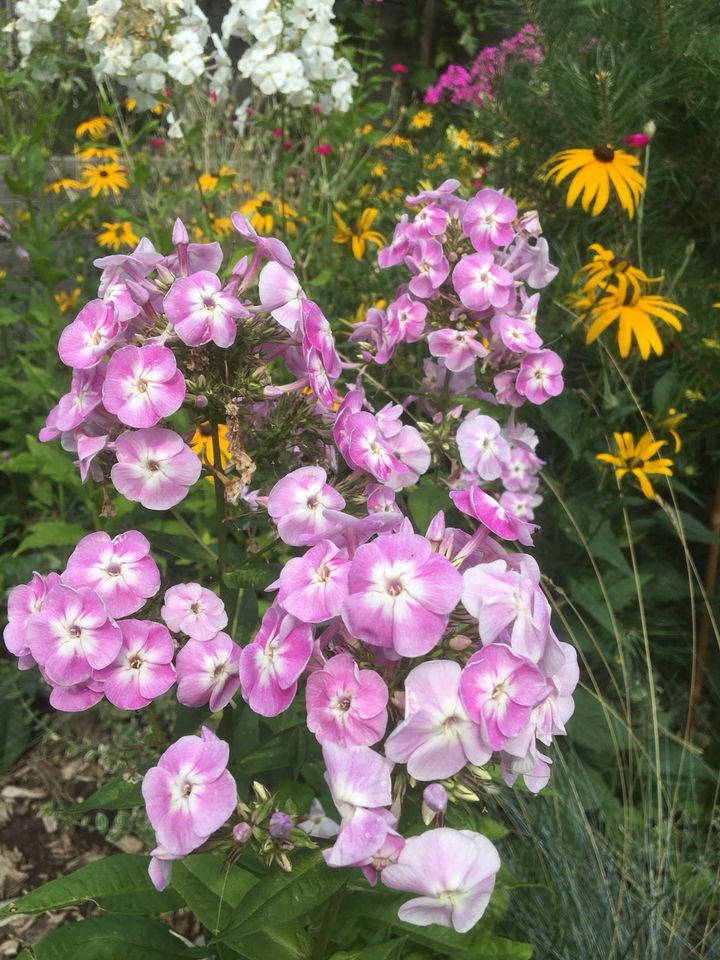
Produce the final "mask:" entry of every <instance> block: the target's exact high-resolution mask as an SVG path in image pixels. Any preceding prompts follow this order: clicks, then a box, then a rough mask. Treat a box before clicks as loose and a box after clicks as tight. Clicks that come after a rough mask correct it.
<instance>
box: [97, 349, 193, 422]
mask: <svg viewBox="0 0 720 960" xmlns="http://www.w3.org/2000/svg"><path fill="white" fill-rule="evenodd" d="M102 392H103V405H104V406H105V409H106V410H107V411H108V413H114V414H115V415H116V416H117V418H118V420H120V422H121V423H124V424H126V425H127V426H128V427H154V426H155V424H156V423H158V422H159V421H160V420H162V419H163V417H169V416H170V415H171V414H173V413H175V412H176V411H177V410H179V409H180V407H181V406H182V403H183V400H184V399H185V377H184V376H183V375H182V373H181V372H180V370H178V368H177V363H176V361H175V354H174V353H173V352H172V350H169V349H168V348H167V347H158V346H149V345H147V344H146V345H145V346H142V347H135V346H128V347H123V348H122V350H118V351H117V352H116V353H114V354H113V355H112V357H110V362H109V363H108V366H107V371H106V373H105V382H104V383H103V388H102Z"/></svg>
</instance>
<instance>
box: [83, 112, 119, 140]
mask: <svg viewBox="0 0 720 960" xmlns="http://www.w3.org/2000/svg"><path fill="white" fill-rule="evenodd" d="M108 130H112V120H111V119H110V117H91V118H90V120H85V121H84V122H83V123H81V124H80V125H79V126H78V127H76V128H75V136H76V137H77V139H78V140H79V139H80V138H81V137H84V136H85V134H86V133H87V134H88V135H89V136H90V138H91V139H92V140H99V139H100V138H101V137H102V136H103V134H105V133H107V131H108Z"/></svg>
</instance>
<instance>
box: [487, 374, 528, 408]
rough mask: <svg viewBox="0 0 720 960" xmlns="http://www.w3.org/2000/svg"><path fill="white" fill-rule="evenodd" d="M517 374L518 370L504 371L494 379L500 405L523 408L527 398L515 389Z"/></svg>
mask: <svg viewBox="0 0 720 960" xmlns="http://www.w3.org/2000/svg"><path fill="white" fill-rule="evenodd" d="M517 373H518V371H517V370H502V371H501V372H500V373H496V374H495V376H494V377H493V386H494V387H495V391H496V397H497V402H498V403H507V404H509V405H510V406H511V407H521V406H522V405H523V404H524V403H525V397H523V396H521V395H520V394H519V393H518V392H517V390H516V388H515V386H516V380H517Z"/></svg>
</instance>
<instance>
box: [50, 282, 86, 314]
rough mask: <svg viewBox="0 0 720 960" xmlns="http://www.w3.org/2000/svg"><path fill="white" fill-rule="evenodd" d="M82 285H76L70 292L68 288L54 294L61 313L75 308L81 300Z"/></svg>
mask: <svg viewBox="0 0 720 960" xmlns="http://www.w3.org/2000/svg"><path fill="white" fill-rule="evenodd" d="M80 293H81V290H80V287H75V289H74V290H71V291H70V292H69V293H68V292H67V291H66V290H60V291H59V292H58V293H56V294H54V295H53V300H54V301H55V303H56V304H57V305H58V307H60V313H69V312H70V311H71V310H74V309H75V307H76V306H77V305H78V301H79V300H80Z"/></svg>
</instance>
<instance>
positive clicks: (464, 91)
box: [425, 23, 543, 106]
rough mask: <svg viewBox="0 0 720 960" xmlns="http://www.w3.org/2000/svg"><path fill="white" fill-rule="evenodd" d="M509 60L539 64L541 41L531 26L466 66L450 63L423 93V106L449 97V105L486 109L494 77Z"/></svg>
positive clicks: (492, 95)
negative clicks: (467, 105) (470, 105)
mask: <svg viewBox="0 0 720 960" xmlns="http://www.w3.org/2000/svg"><path fill="white" fill-rule="evenodd" d="M513 61H526V62H527V63H530V64H532V65H533V66H535V65H537V64H540V63H542V61H543V49H542V38H541V36H540V33H539V31H538V29H537V27H535V26H533V25H532V24H531V23H528V24H526V25H525V26H524V27H523V28H522V29H521V30H520V31H519V33H516V34H515V36H513V37H510V38H508V39H507V40H502V41H501V42H500V44H499V45H498V46H497V47H483V49H482V50H481V51H480V53H478V55H477V57H476V58H475V60H474V61H473V62H472V63H471V64H470V66H469V67H463V66H461V65H460V64H457V63H451V64H450V65H449V66H448V67H447V68H446V70H445V71H444V72H443V73H442V74H441V75H440V77H439V78H438V81H437V83H436V84H434V86H432V87H430V88H429V89H428V90H427V91H426V92H425V103H430V104H437V103H440V101H441V100H443V99H444V98H445V97H446V96H448V95H449V96H450V101H451V103H474V104H476V105H478V106H488V105H490V104H492V103H493V102H494V100H495V98H496V95H497V80H498V77H499V76H500V75H501V74H502V73H503V72H504V71H505V70H506V68H507V65H508V62H510V63H512V62H513Z"/></svg>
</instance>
